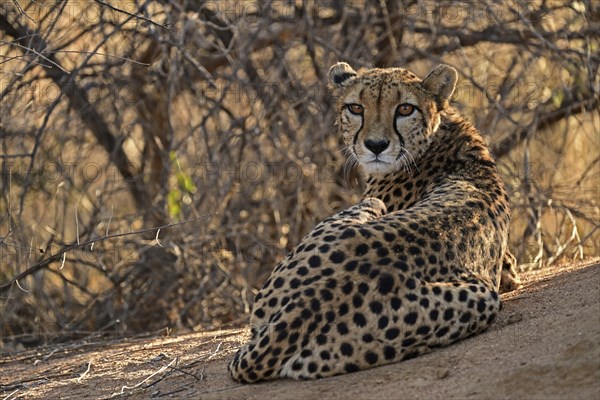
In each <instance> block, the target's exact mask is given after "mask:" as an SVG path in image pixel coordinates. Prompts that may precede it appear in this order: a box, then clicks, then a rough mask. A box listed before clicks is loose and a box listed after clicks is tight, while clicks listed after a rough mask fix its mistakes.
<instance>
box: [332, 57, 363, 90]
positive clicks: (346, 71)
mask: <svg viewBox="0 0 600 400" xmlns="http://www.w3.org/2000/svg"><path fill="white" fill-rule="evenodd" d="M328 75H329V85H330V87H331V88H332V89H334V90H335V89H337V88H340V87H342V86H344V85H345V84H346V83H348V82H349V81H351V80H352V78H355V77H356V76H357V75H358V74H357V73H356V71H355V70H354V69H352V67H351V66H350V65H348V64H347V63H345V62H339V63H337V64H335V65H333V66H332V67H331V68H329V74H328Z"/></svg>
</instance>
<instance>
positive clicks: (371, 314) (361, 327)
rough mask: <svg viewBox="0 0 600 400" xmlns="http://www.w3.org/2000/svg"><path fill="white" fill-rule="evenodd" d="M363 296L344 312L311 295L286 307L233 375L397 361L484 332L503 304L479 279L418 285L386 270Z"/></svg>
mask: <svg viewBox="0 0 600 400" xmlns="http://www.w3.org/2000/svg"><path fill="white" fill-rule="evenodd" d="M389 279H392V280H393V281H394V282H393V287H394V288H395V289H394V290H393V291H391V292H390V291H388V288H389V287H390V282H389ZM364 295H365V298H364V301H363V302H362V305H361V306H360V307H356V308H355V309H354V310H353V311H352V312H350V313H347V314H345V315H344V316H340V315H339V312H337V311H338V310H337V309H335V308H329V309H328V308H324V309H320V310H318V312H317V311H315V310H314V309H311V307H310V300H309V299H307V301H304V300H299V301H298V302H297V303H296V304H295V305H294V306H290V305H288V306H286V307H285V308H284V309H283V310H282V313H281V314H279V313H278V314H276V317H275V318H274V319H273V322H271V323H269V324H267V325H265V326H263V327H262V328H261V329H259V330H258V331H257V335H256V337H254V338H253V340H252V341H251V342H250V343H249V344H247V345H246V346H244V347H243V348H242V349H241V350H240V351H239V352H238V354H237V355H236V357H235V359H234V360H233V361H232V363H231V365H230V373H231V375H232V377H233V379H235V380H237V381H240V382H255V381H258V380H264V379H273V378H276V377H289V378H295V379H317V378H321V377H327V376H332V375H337V374H341V373H347V372H354V371H358V370H362V369H367V368H372V367H376V366H379V365H385V364H389V363H393V362H397V361H400V360H404V359H408V358H411V357H414V356H416V355H419V354H422V353H426V352H429V351H430V350H431V349H433V348H436V347H441V346H446V345H449V344H451V343H453V342H455V341H457V340H460V339H463V338H466V337H468V336H471V335H473V334H475V333H478V332H481V331H483V330H484V329H486V328H487V327H488V326H489V325H490V324H491V323H492V321H493V320H494V319H495V317H496V316H497V314H498V312H499V309H500V299H499V296H498V294H497V292H495V291H493V290H490V289H489V284H486V283H484V282H483V281H479V280H478V279H476V278H471V279H469V281H466V282H465V281H462V282H444V283H427V282H420V283H419V282H416V281H415V280H414V279H412V278H409V279H408V280H406V281H405V282H402V281H401V279H400V278H399V276H398V275H394V276H392V275H390V274H382V275H381V276H380V278H379V279H376V280H374V281H373V282H371V287H370V289H369V292H367V293H366V294H364ZM350 296H351V298H353V299H356V298H357V296H360V293H358V291H357V290H356V289H355V291H354V292H352V293H350ZM278 315H279V316H278Z"/></svg>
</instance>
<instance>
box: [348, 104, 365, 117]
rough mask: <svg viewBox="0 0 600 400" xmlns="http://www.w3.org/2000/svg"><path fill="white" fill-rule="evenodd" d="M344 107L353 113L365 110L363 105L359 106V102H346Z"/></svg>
mask: <svg viewBox="0 0 600 400" xmlns="http://www.w3.org/2000/svg"><path fill="white" fill-rule="evenodd" d="M346 108H347V109H348V111H350V112H351V113H352V114H355V115H362V114H363V112H364V111H365V109H364V108H363V106H361V105H360V104H355V103H352V104H346Z"/></svg>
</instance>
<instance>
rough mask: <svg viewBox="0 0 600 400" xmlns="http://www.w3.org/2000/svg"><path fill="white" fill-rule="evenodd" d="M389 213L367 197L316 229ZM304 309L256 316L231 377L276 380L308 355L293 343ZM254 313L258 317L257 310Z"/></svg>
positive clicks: (300, 306)
mask: <svg viewBox="0 0 600 400" xmlns="http://www.w3.org/2000/svg"><path fill="white" fill-rule="evenodd" d="M386 212H387V210H386V207H385V204H384V203H383V202H382V201H381V200H379V199H376V198H366V199H364V200H362V201H361V202H360V203H358V204H357V205H355V206H353V207H350V208H348V209H347V210H344V211H341V212H339V213H337V214H336V215H334V216H333V217H331V218H328V219H326V220H325V221H323V222H321V223H320V224H319V225H317V226H316V227H315V230H318V229H320V228H321V227H323V226H324V225H327V224H329V223H332V222H336V221H343V222H345V223H347V222H353V223H364V222H366V221H369V220H372V219H375V218H379V217H381V216H382V215H384V214H385V213H386ZM276 272H277V271H275V272H274V273H273V274H272V276H273V275H274V274H275V273H276ZM264 289H266V287H265V288H263V290H264ZM257 298H258V297H257ZM305 307H306V306H305V304H304V301H303V300H298V301H296V302H294V303H290V304H288V305H286V306H285V307H284V309H282V310H280V311H279V312H277V313H275V314H274V315H271V316H265V317H264V318H261V319H257V318H256V317H254V320H253V321H251V322H252V323H253V325H254V326H253V328H252V332H253V335H252V339H251V340H250V342H249V343H248V344H246V345H245V346H243V347H242V348H240V349H239V350H238V352H237V354H236V355H235V357H234V358H233V360H232V361H231V363H230V364H229V373H230V375H231V377H232V378H233V379H234V380H236V381H238V382H244V383H250V382H256V381H258V380H267V379H275V378H277V377H279V376H280V375H281V371H282V370H283V369H284V364H286V363H287V362H288V361H289V360H290V359H292V357H293V356H294V355H295V354H296V353H298V354H305V353H302V351H301V350H300V348H299V347H298V345H296V344H293V343H292V342H293V341H294V340H298V339H299V336H298V334H296V333H290V332H291V331H290V328H292V329H295V328H294V327H295V325H298V324H300V325H302V324H303V323H304V322H303V318H304V317H305V314H304V315H302V314H301V313H300V312H301V311H303V310H304V309H305ZM306 309H307V308H306ZM307 310H308V309H307ZM305 313H306V312H305ZM252 314H253V315H254V314H255V313H254V310H253V312H252ZM321 318H322V316H321ZM280 320H281V321H280ZM292 339H293V340H292ZM284 340H287V345H285V346H284V345H283V344H280V342H282V341H284ZM302 340H303V342H302V343H299V344H301V345H302V347H303V348H304V347H306V345H307V343H305V342H304V341H308V340H309V339H308V338H305V339H302ZM292 361H293V360H292Z"/></svg>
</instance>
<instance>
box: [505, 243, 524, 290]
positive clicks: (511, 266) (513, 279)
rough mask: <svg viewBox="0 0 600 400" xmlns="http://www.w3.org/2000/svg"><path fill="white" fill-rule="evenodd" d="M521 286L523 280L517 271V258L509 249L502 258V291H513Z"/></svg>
mask: <svg viewBox="0 0 600 400" xmlns="http://www.w3.org/2000/svg"><path fill="white" fill-rule="evenodd" d="M520 287H521V280H520V279H519V274H518V272H517V260H516V259H515V257H514V256H513V255H512V254H511V253H510V251H509V250H508V249H507V250H506V253H504V258H503V259H502V272H501V275H500V293H506V292H512V291H513V290H516V289H518V288H520Z"/></svg>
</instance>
